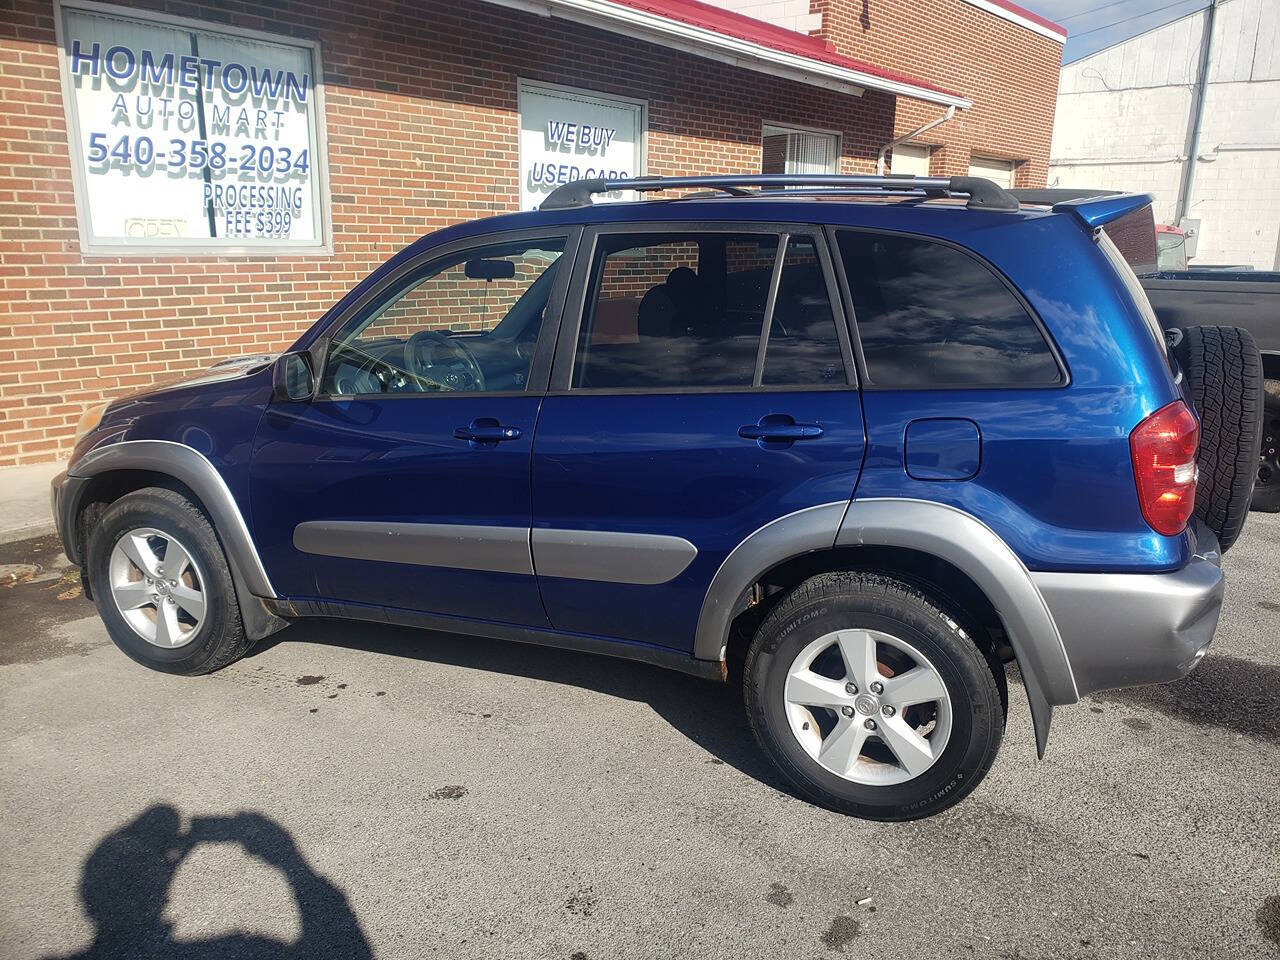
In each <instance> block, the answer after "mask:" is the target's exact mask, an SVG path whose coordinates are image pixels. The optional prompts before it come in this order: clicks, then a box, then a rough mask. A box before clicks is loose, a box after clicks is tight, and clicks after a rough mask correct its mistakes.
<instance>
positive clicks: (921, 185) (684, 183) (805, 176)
mask: <svg viewBox="0 0 1280 960" xmlns="http://www.w3.org/2000/svg"><path fill="white" fill-rule="evenodd" d="M681 187H704V188H707V189H709V190H714V191H717V192H719V193H724V194H728V195H730V196H734V197H753V196H759V193H758V192H756V191H753V190H751V189H749V188H751V187H764V188H768V187H775V188H782V187H803V188H807V189H806V192H810V191H813V192H817V191H816V188H823V187H831V188H834V189H833V190H832V191H831V192H833V193H835V192H840V191H846V192H847V191H849V190H851V189H855V190H859V191H863V190H865V191H869V192H875V191H884V192H891V193H907V194H921V193H922V194H924V195H925V196H926V197H950V196H954V195H956V194H960V195H962V196H967V197H968V198H969V202H968V204H967V206H968V207H969V209H970V210H975V209H981V210H1017V209H1018V200H1017V198H1016V197H1014V196H1013V195H1012V194H1011V193H1010V192H1009V191H1007V190H1005V189H1003V188H1002V187H1000V186H998V185H997V184H996V183H994V182H993V181H991V180H986V179H983V178H982V177H914V176H894V175H888V176H882V177H880V176H862V175H853V176H837V175H831V174H821V173H817V174H815V173H796V174H789V173H759V174H729V175H725V176H700V177H634V178H631V179H628V180H606V179H603V178H595V179H591V180H573V181H571V182H569V183H566V184H563V185H561V186H559V187H556V189H554V190H552V191H551V193H549V194H548V195H547V199H545V200H543V201H542V203H541V204H540V209H542V210H566V209H570V208H573V207H589V206H591V198H592V197H593V196H594V195H595V194H597V193H609V192H610V191H613V190H637V191H641V192H645V193H648V192H652V191H657V190H669V189H676V188H681Z"/></svg>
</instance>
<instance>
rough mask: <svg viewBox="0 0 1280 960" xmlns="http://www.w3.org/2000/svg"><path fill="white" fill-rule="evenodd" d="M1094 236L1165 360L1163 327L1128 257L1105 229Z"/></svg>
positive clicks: (1165, 350) (1166, 351) (1166, 354)
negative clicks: (1122, 282)
mask: <svg viewBox="0 0 1280 960" xmlns="http://www.w3.org/2000/svg"><path fill="white" fill-rule="evenodd" d="M1096 238H1097V241H1098V246H1099V247H1100V248H1101V249H1102V252H1103V253H1105V254H1106V255H1107V259H1108V260H1109V261H1111V266H1112V267H1113V268H1115V271H1116V273H1118V274H1119V275H1120V279H1121V280H1123V281H1124V286H1125V289H1126V290H1128V291H1129V297H1130V299H1132V300H1133V305H1134V306H1135V307H1136V308H1137V310H1138V313H1140V314H1142V320H1143V322H1144V323H1146V325H1147V329H1148V330H1149V331H1151V336H1152V338H1153V339H1154V340H1155V341H1156V345H1157V346H1158V347H1159V348H1160V355H1161V356H1162V357H1165V359H1166V360H1167V359H1168V345H1167V344H1166V343H1165V339H1164V329H1163V328H1162V327H1161V326H1160V318H1159V317H1157V316H1156V312H1155V310H1153V309H1152V307H1151V301H1150V300H1148V299H1147V291H1145V290H1143V289H1142V281H1141V280H1139V279H1138V275H1137V274H1136V273H1134V272H1133V267H1132V266H1131V265H1130V263H1129V260H1128V258H1127V257H1126V256H1125V255H1124V254H1123V253H1121V252H1120V248H1119V247H1117V246H1116V244H1115V241H1114V240H1112V239H1111V235H1110V234H1109V233H1107V231H1106V230H1099V231H1098V232H1097V234H1096Z"/></svg>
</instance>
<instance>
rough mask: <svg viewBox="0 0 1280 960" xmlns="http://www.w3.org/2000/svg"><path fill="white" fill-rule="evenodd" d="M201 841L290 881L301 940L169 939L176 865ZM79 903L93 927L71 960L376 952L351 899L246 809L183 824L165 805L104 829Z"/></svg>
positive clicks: (269, 823) (282, 833)
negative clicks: (230, 848) (229, 847)
mask: <svg viewBox="0 0 1280 960" xmlns="http://www.w3.org/2000/svg"><path fill="white" fill-rule="evenodd" d="M205 843H236V844H239V845H240V846H241V848H242V849H243V850H244V851H245V852H246V853H247V854H248V855H249V856H251V857H253V858H255V859H257V860H259V861H261V862H262V863H263V864H265V865H267V866H269V867H273V868H275V869H276V870H278V871H279V873H280V875H281V876H282V877H283V878H284V879H285V881H286V882H287V883H288V884H289V887H290V889H291V890H292V892H293V896H294V899H295V901H296V903H297V912H298V916H299V917H300V919H301V924H300V926H301V933H300V936H299V938H298V939H297V941H295V942H293V943H285V942H283V941H280V940H276V939H274V938H272V937H269V936H264V935H260V934H256V933H241V932H234V933H230V934H226V935H223V936H217V937H212V938H209V939H204V940H182V941H177V940H175V939H174V938H173V928H172V924H171V923H169V922H168V921H167V920H166V919H165V916H164V913H165V907H166V905H167V904H168V900H169V891H170V887H171V885H172V883H173V879H174V876H175V875H176V873H177V871H178V868H179V867H180V866H181V865H182V863H183V861H184V860H185V859H186V858H187V856H188V855H190V853H191V852H192V851H193V850H194V849H195V848H196V847H198V846H199V845H201V844H205ZM80 900H81V902H82V903H83V905H84V910H85V914H86V915H87V916H88V918H89V920H90V921H91V922H92V923H93V925H94V937H93V943H92V944H90V946H89V947H88V948H87V949H86V950H83V951H79V952H77V953H74V954H71V955H69V956H70V957H75V958H85V960H88V958H93V960H107V958H112V960H115V958H125V957H130V958H136V957H147V958H153V957H154V958H169V957H172V958H179V957H181V958H183V960H200V958H205V957H208V958H213V957H218V958H224V960H225V958H235V960H241V958H255V960H256V958H292V957H297V958H312V957H321V956H325V957H344V958H345V957H350V958H371V957H372V956H373V952H372V950H370V948H369V943H368V941H367V940H366V939H365V936H364V933H363V931H362V930H361V929H360V924H359V922H358V921H357V920H356V916H355V914H354V913H353V912H352V910H351V905H350V904H349V903H348V902H347V898H346V895H345V894H343V892H342V891H341V890H339V889H338V888H337V887H336V886H334V885H333V884H332V883H330V882H329V881H328V880H327V879H325V878H324V877H322V876H321V875H320V874H318V873H316V872H315V871H314V870H313V869H312V868H311V866H310V865H309V864H308V863H307V862H306V860H305V858H303V856H302V854H301V853H300V852H299V851H298V848H297V847H296V846H295V845H294V843H293V838H292V837H291V836H290V835H289V833H288V831H286V830H285V829H284V828H283V827H281V826H280V825H279V824H278V823H276V822H275V821H274V820H271V819H270V818H268V817H265V816H263V815H262V814H260V813H252V812H247V811H242V812H240V813H237V814H234V815H232V816H223V817H195V818H193V819H192V821H191V825H190V827H189V828H188V829H186V830H183V829H182V822H181V817H180V816H179V814H178V811H177V810H175V809H174V808H173V807H171V806H169V805H167V804H156V805H154V806H152V807H149V808H147V809H146V810H145V811H143V812H142V813H141V814H140V815H139V816H138V817H136V818H135V819H134V820H132V821H130V822H129V823H126V824H125V825H124V826H123V827H121V828H120V829H118V830H116V831H114V832H113V833H110V834H108V835H107V836H106V837H104V838H103V839H102V841H101V842H100V843H99V844H98V845H97V847H95V848H94V850H93V852H92V853H91V854H90V855H89V857H88V859H86V860H85V864H84V868H83V872H82V875H81V879H80Z"/></svg>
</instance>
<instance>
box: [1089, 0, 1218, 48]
mask: <svg viewBox="0 0 1280 960" xmlns="http://www.w3.org/2000/svg"><path fill="white" fill-rule="evenodd" d="M1187 2H1188V0H1174V2H1173V3H1166V4H1165V5H1164V6H1162V7H1152V8H1151V9H1150V10H1144V11H1143V12H1142V13H1135V14H1134V15H1133V16H1131V17H1122V18H1121V19H1119V20H1112V21H1111V22H1110V23H1106V24H1103V25H1102V26H1100V27H1094V28H1093V29H1092V30H1085V31H1083V32H1081V33H1073V34H1071V39H1072V40H1079V39H1080V38H1081V37H1087V36H1089V34H1091V33H1098V32H1099V31H1101V30H1110V29H1111V28H1112V27H1118V26H1120V24H1122V23H1128V22H1129V21H1130V20H1141V19H1142V18H1143V17H1149V16H1151V14H1153V13H1159V12H1160V11H1161V10H1170V9H1172V8H1173V7H1181V6H1183V5H1184V4H1186V3H1187ZM1208 6H1209V4H1207V3H1206V4H1204V5H1203V6H1199V7H1196V9H1195V10H1188V11H1187V12H1188V13H1197V12H1199V11H1200V10H1203V9H1205V8H1206V7H1208ZM1099 9H1101V8H1099Z"/></svg>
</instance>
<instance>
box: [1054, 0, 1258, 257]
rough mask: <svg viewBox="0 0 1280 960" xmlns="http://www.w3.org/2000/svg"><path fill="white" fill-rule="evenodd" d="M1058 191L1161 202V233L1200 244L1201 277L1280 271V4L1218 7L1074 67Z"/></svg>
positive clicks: (1252, 0)
mask: <svg viewBox="0 0 1280 960" xmlns="http://www.w3.org/2000/svg"><path fill="white" fill-rule="evenodd" d="M1210 20H1211V21H1212V24H1213V26H1212V29H1211V30H1209V31H1207V32H1208V37H1206V30H1205V25H1206V23H1207V22H1209V21H1210ZM1206 41H1207V50H1206ZM1206 53H1207V56H1208V70H1207V77H1206V75H1205V72H1204V70H1203V64H1204V59H1205V55H1206ZM1202 78H1204V79H1207V82H1205V83H1203V84H1202V83H1201V80H1202ZM1202 89H1203V103H1202V105H1201V109H1200V110H1199V111H1198V112H1199V117H1200V120H1199V129H1198V136H1197V129H1196V128H1197V123H1196V117H1197V101H1198V99H1199V98H1200V96H1201V90H1202ZM1193 154H1194V160H1193V161H1190V162H1189V161H1188V157H1189V156H1192V155H1193ZM1049 185H1050V186H1062V187H1107V188H1111V189H1119V190H1126V191H1136V192H1144V193H1151V194H1153V195H1154V196H1155V198H1156V203H1155V215H1156V222H1157V223H1168V224H1178V223H1179V222H1180V221H1187V223H1186V224H1185V225H1186V226H1188V227H1189V228H1190V230H1191V231H1192V232H1194V233H1197V234H1198V235H1197V236H1196V237H1195V239H1194V241H1193V242H1194V244H1195V259H1194V260H1193V261H1192V265H1193V266H1194V265H1195V264H1196V263H1201V264H1249V265H1252V266H1253V267H1255V268H1257V269H1265V270H1277V269H1280V0H1218V2H1217V4H1216V8H1215V9H1212V10H1210V9H1205V10H1201V11H1199V12H1197V13H1194V14H1191V15H1190V16H1187V17H1183V18H1181V19H1179V20H1175V21H1173V22H1172V23H1167V24H1165V25H1164V26H1162V27H1157V28H1156V29H1154V30H1150V31H1148V32H1147V33H1144V34H1140V35H1139V36H1136V37H1133V38H1132V39H1129V40H1126V41H1124V42H1122V43H1119V44H1116V45H1115V46H1112V47H1108V48H1107V49H1105V50H1101V51H1099V52H1098V53H1095V54H1093V55H1092V56H1089V57H1085V58H1084V59H1082V60H1077V61H1076V62H1074V63H1072V64H1069V65H1067V66H1065V67H1063V69H1062V76H1061V82H1060V84H1059V87H1058V111H1057V117H1056V120H1055V124H1054V131H1053V146H1052V148H1051V151H1050V159H1049ZM1197 221H1198V224H1197ZM1197 226H1198V230H1197V229H1196V228H1197Z"/></svg>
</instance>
